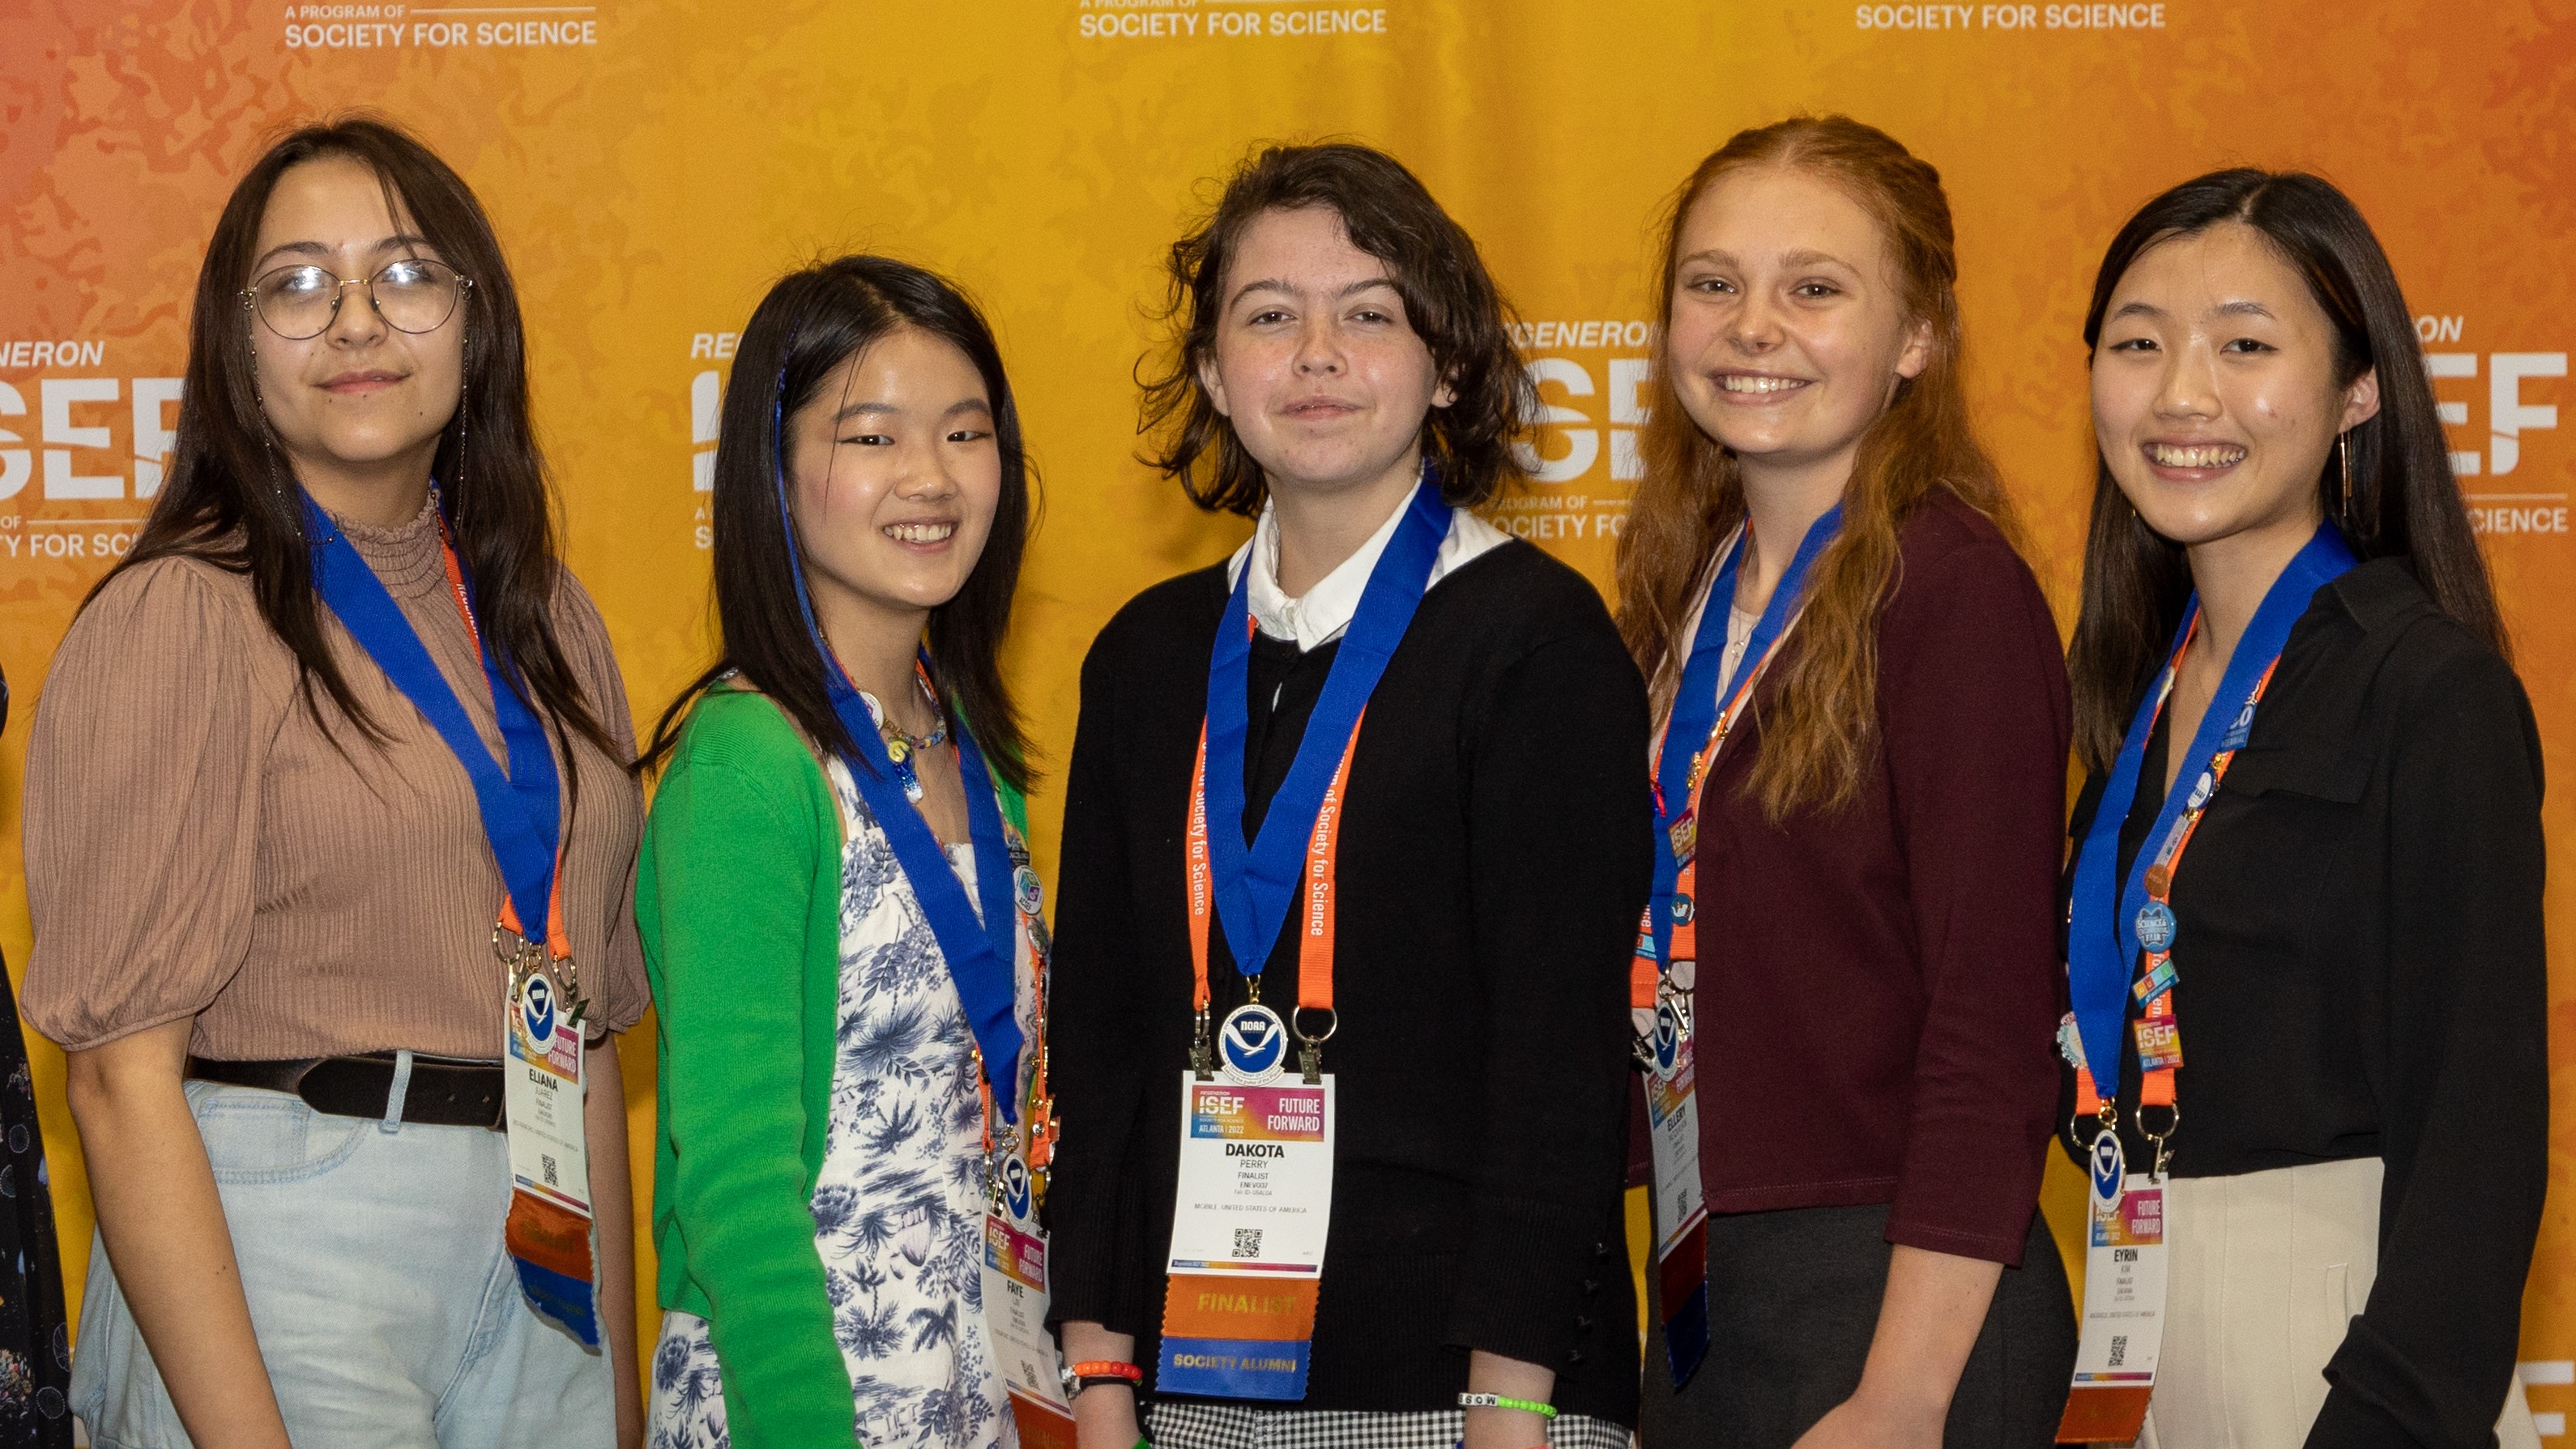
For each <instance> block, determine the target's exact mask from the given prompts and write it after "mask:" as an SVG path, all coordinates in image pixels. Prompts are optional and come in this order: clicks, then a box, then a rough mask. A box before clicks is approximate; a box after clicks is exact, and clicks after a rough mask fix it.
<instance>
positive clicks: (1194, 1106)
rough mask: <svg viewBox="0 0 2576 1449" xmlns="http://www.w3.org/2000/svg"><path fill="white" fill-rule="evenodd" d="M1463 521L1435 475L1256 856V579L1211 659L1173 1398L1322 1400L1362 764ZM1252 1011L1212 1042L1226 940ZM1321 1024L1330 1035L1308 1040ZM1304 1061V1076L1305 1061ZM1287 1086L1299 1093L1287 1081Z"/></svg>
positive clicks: (1191, 864) (1193, 801) (1388, 564)
mask: <svg viewBox="0 0 2576 1449" xmlns="http://www.w3.org/2000/svg"><path fill="white" fill-rule="evenodd" d="M1448 530H1449V509H1448V508H1447V506H1446V505H1444V504H1443V503H1441V501H1440V490H1439V488H1438V486H1437V483H1436V480H1434V479H1433V478H1432V476H1431V474H1430V472H1429V470H1428V469H1426V470H1425V471H1424V476H1423V480H1422V481H1421V482H1420V483H1418V484H1416V485H1415V488H1414V493H1413V496H1412V498H1411V500H1410V501H1409V502H1408V503H1407V504H1406V512H1405V517H1404V520H1403V522H1402V523H1400V524H1398V525H1397V528H1396V531H1395V535H1394V537H1393V538H1391V539H1389V540H1388V542H1387V546H1386V551H1385V552H1384V553H1383V554H1381V555H1380V556H1379V558H1378V562H1377V565H1376V567H1375V568H1374V569H1372V570H1371V571H1370V573H1369V580H1368V586H1367V588H1366V589H1365V590H1364V591H1363V592H1362V594H1361V596H1360V604H1359V610H1358V612H1357V614H1356V615H1354V616H1353V618H1352V620H1351V625H1350V628H1349V630H1348V631H1347V632H1346V633H1345V634H1344V635H1343V637H1342V642H1341V645H1340V647H1339V649H1338V650H1337V651H1336V652H1335V654H1334V656H1333V666H1332V669H1331V671H1330V672H1329V673H1328V674H1327V675H1326V676H1325V681H1324V689H1323V694H1322V696H1321V697H1320V698H1319V699H1318V700H1317V701H1316V704H1315V709H1314V712H1313V714H1312V715H1311V716H1309V718H1308V721H1307V725H1306V733H1305V737H1304V738H1303V739H1302V740H1300V741H1299V743H1298V747H1297V755H1296V759H1295V760H1294V761H1293V762H1292V763H1291V764H1290V766H1289V769H1288V775H1287V778H1286V779H1285V780H1284V781H1283V782H1282V783H1281V784H1280V787H1279V791H1278V794H1277V795H1276V796H1275V797H1274V798H1273V799H1272V801H1271V806H1270V809H1269V812H1268V813H1267V814H1266V815H1265V816H1264V818H1263V820H1262V825H1261V831H1260V834H1259V835H1258V837H1257V838H1256V839H1254V840H1253V842H1252V843H1251V845H1250V846H1249V847H1248V848H1247V847H1246V845H1245V844H1244V840H1243V813H1244V789H1243V768H1244V764H1243V761H1244V748H1245V740H1246V738H1247V736H1248V734H1249V731H1250V713H1249V708H1250V707H1249V701H1248V699H1247V692H1248V690H1249V688H1250V685H1249V671H1250V664H1251V653H1252V643H1251V641H1252V628H1253V622H1252V616H1251V606H1250V595H1249V581H1250V578H1251V573H1252V571H1251V569H1250V568H1248V567H1247V568H1246V569H1245V570H1244V571H1243V577H1242V578H1239V579H1237V580H1236V581H1235V586H1234V592H1233V595H1232V597H1231V598H1230V599H1229V600H1228V601H1227V604H1226V612H1225V616H1224V618H1223V619H1222V620H1221V621H1220V622H1219V624H1218V625H1217V634H1216V642H1215V644H1214V646H1213V647H1212V648H1211V650H1210V658H1209V668H1208V698H1207V716H1206V721H1205V723H1204V724H1203V725H1202V726H1201V730H1200V735H1199V748H1198V759H1197V765H1196V769H1195V771H1194V774H1193V777H1192V784H1191V789H1190V814H1189V822H1188V841H1189V844H1188V873H1189V879H1188V888H1189V913H1190V962H1191V967H1192V970H1193V972H1194V984H1193V991H1192V1007H1193V1010H1194V1015H1195V1021H1196V1037H1195V1040H1194V1042H1193V1043H1192V1047H1191V1053H1190V1067H1189V1069H1188V1070H1186V1071H1184V1072H1183V1073H1182V1074H1181V1150H1180V1181H1179V1187H1178V1190H1177V1194H1176V1198H1175V1201H1174V1203H1173V1210H1172V1239H1171V1250H1170V1253H1169V1255H1168V1257H1167V1261H1166V1274H1167V1279H1168V1285H1167V1288H1166V1290H1165V1295H1164V1300H1163V1324H1162V1347H1161V1351H1160V1354H1159V1357H1158V1359H1157V1362H1156V1366H1155V1375H1154V1377H1155V1387H1156V1388H1157V1389H1158V1390H1160V1391H1161V1392H1164V1393H1173V1394H1194V1395H1201V1396H1206V1397H1212V1398H1235V1399H1263V1400H1273V1401H1291V1402H1293V1401H1295V1400H1299V1399H1303V1398H1304V1397H1305V1396H1306V1371H1307V1368H1308V1365H1309V1363H1310V1362H1311V1358H1312V1354H1311V1350H1312V1347H1313V1340H1314V1334H1315V1303H1316V1295H1317V1293H1318V1291H1319V1290H1320V1288H1321V1285H1322V1281H1323V1269H1324V1244H1325V1239H1326V1236H1327V1234H1328V1231H1329V1228H1330V1225H1331V1220H1332V1202H1333V1151H1334V1133H1333V1124H1334V1120H1335V1118H1334V1100H1333V1078H1332V1077H1331V1075H1330V1074H1328V1073H1326V1072H1325V1071H1324V1070H1323V1047H1324V1043H1325V1042H1326V1041H1327V1040H1328V1039H1330V1038H1331V1036H1332V1035H1333V1032H1334V1030H1335V1029H1336V1027H1337V1026H1338V1025H1339V1017H1338V1016H1337V1015H1336V1014H1335V1012H1334V1008H1333V954H1334V939H1335V921H1336V917H1337V914H1338V901H1337V898H1336V884H1337V881H1336V870H1337V861H1338V859H1339V854H1340V837H1341V821H1342V816H1343V806H1344V803H1345V800H1346V797H1347V794H1348V791H1349V786H1350V770H1351V757H1352V755H1353V754H1354V753H1355V752H1356V751H1357V749H1358V747H1359V730H1360V723H1361V719H1362V717H1363V715H1364V714H1365V713H1366V711H1367V707H1368V699H1369V695H1370V694H1371V693H1372V692H1373V691H1374V690H1375V689H1376V688H1377V682H1378V679H1379V677H1380V676H1381V675H1383V674H1384V673H1385V671H1386V665H1387V661H1388V660H1389V659H1390V658H1392V657H1393V655H1394V653H1395V649H1396V646H1397V645H1398V644H1399V643H1401V642H1402V640H1403V638H1404V632H1405V630H1406V628H1407V627H1408V626H1410V625H1411V623H1412V621H1413V615H1414V611H1415V610H1416V609H1417V608H1419V607H1420V605H1421V602H1422V596H1423V593H1424V591H1425V590H1426V589H1427V587H1428V586H1429V582H1430V575H1431V569H1432V565H1433V564H1434V563H1435V562H1436V561H1437V559H1438V557H1439V552H1440V544H1441V540H1442V539H1444V538H1445V537H1447V535H1448ZM1301 884H1302V886H1303V887H1304V890H1305V902H1306V908H1305V911H1304V912H1303V916H1302V919H1301V921H1300V922H1299V928H1298V929H1299V936H1298V952H1297V1007H1296V1010H1295V1011H1294V1012H1293V1013H1291V1015H1290V1016H1289V1018H1288V1019H1287V1020H1284V1021H1283V1020H1282V1019H1281V1017H1280V1015H1279V1013H1278V1012H1276V1011H1275V1010H1273V1009H1272V1008H1270V1007H1268V1006H1266V1005H1263V1004H1262V1001H1261V970H1262V967H1263V965H1264V964H1265V963H1266V962H1267V961H1268V959H1269V956H1270V948H1271V946H1272V945H1273V944H1274V943H1276V942H1277V941H1278V939H1279V933H1280V932H1281V931H1282V930H1283V929H1286V927H1287V925H1288V922H1289V918H1290V915H1291V907H1292V905H1293V904H1294V902H1295V899H1296V896H1297V892H1298V889H1299V887H1300V885H1301ZM1220 926H1221V927H1222V929H1223V930H1224V932H1225V939H1226V946H1227V949H1228V950H1229V951H1230V952H1231V953H1232V954H1233V956H1234V960H1235V963H1236V966H1237V968H1238V969H1240V970H1241V971H1242V972H1243V974H1244V976H1245V979H1246V982H1247V993H1248V995H1249V997H1250V1000H1249V1001H1248V1002H1247V1003H1246V1004H1245V1005H1243V1006H1240V1007H1237V1008H1236V1009H1235V1010H1233V1011H1232V1012H1229V1013H1228V1014H1227V1016H1226V1018H1225V1022H1224V1025H1223V1027H1222V1028H1221V1029H1220V1030H1218V1031H1217V1032H1215V1034H1214V1037H1213V1040H1211V1036H1210V1031H1209V1020H1208V1013H1209V1008H1210V1002H1211V995H1210V990H1209V983H1208V953H1209V936H1210V934H1211V932H1212V931H1214V930H1215V929H1218V928H1219V927H1220ZM1310 1016H1320V1017H1321V1018H1322V1020H1321V1022H1320V1023H1319V1026H1320V1030H1319V1031H1317V1032H1315V1033H1313V1034H1309V1033H1308V1032H1307V1030H1306V1027H1305V1023H1306V1021H1307V1019H1308V1018H1309V1017H1310ZM1292 1031H1293V1034H1294V1035H1295V1037H1296V1038H1297V1041H1298V1043H1299V1051H1298V1062H1297V1068H1296V1070H1295V1071H1294V1073H1293V1074H1292V1073H1290V1071H1289V1069H1288V1065H1287V1059H1288V1041H1289V1037H1290V1035H1291V1034H1292ZM1283 1078H1286V1080H1283Z"/></svg>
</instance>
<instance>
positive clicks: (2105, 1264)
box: [2057, 1128, 2165, 1444]
mask: <svg viewBox="0 0 2576 1449" xmlns="http://www.w3.org/2000/svg"><path fill="white" fill-rule="evenodd" d="M2088 1165H2089V1167H2090V1169H2091V1173H2090V1175H2091V1177H2092V1180H2093V1183H2092V1185H2093V1211H2092V1232H2091V1234H2090V1241H2089V1244H2088V1246H2087V1247H2086V1249H2085V1254H2084V1337H2083V1339H2082V1341H2081V1342H2080V1343H2079V1344H2078V1345H2077V1346H2076V1350H2075V1384H2074V1389H2073V1392H2071V1393H2070V1394H2069V1395H2068V1396H2067V1400H2066V1415H2065V1418H2064V1419H2063V1420H2062V1421H2061V1422H2060V1423H2059V1424H2058V1426H2057V1441H2058V1442H2059V1443H2061V1444H2101V1443H2117V1444H2125V1443H2128V1442H2129V1441H2131V1440H2133V1439H2135V1438H2137V1437H2138V1434H2139V1432H2140V1431H2141V1430H2142V1429H2144V1428H2145V1427H2146V1422H2147V1399H2148V1396H2149V1395H2150V1394H2151V1393H2153V1391H2154V1389H2155V1384H2156V1355H2157V1352H2158V1350H2159V1349H2160V1348H2161V1347H2162V1346H2163V1343H2164V1316H2165V1179H2164V1178H2161V1177H2156V1176H2152V1175H2151V1176H2148V1177H2145V1178H2132V1177H2130V1176H2129V1174H2128V1163H2127V1158H2126V1155H2125V1154H2124V1153H2123V1152H2122V1151H2121V1149H2120V1137H2119V1134H2118V1133H2116V1132H2113V1131H2111V1130H2110V1129H2108V1128H2105V1129H2103V1131H2102V1132H2101V1134H2100V1135H2099V1136H2097V1137H2095V1138H2094V1139H2093V1153H2092V1158H2091V1161H2090V1163H2089V1164H2088Z"/></svg>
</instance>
